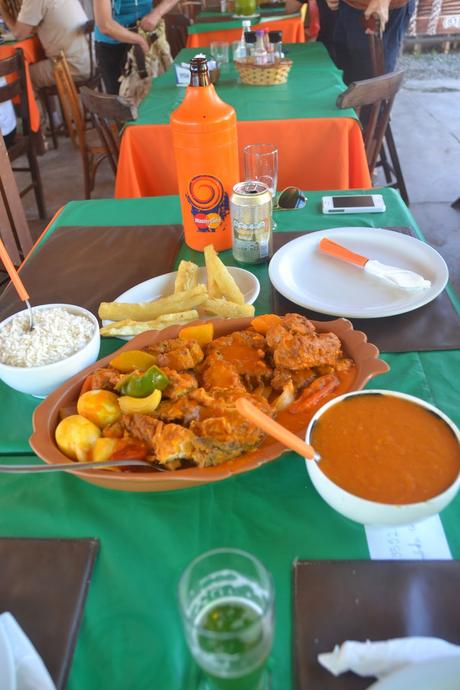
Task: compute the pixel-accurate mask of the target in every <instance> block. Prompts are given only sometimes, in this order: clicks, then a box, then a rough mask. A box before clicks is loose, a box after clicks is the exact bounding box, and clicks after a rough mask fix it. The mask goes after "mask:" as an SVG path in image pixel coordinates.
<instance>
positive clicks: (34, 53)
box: [0, 36, 44, 132]
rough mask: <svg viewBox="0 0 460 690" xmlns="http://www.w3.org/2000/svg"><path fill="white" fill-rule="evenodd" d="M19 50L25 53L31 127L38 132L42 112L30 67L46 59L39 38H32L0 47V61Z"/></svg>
mask: <svg viewBox="0 0 460 690" xmlns="http://www.w3.org/2000/svg"><path fill="white" fill-rule="evenodd" d="M17 48H21V49H22V51H23V53H24V62H25V66H26V80H27V94H28V97H29V114H30V126H31V128H32V131H33V132H38V130H39V129H40V111H39V109H38V105H37V101H36V100H35V94H34V90H33V88H32V80H31V78H30V72H29V65H32V64H33V63H34V62H38V61H39V60H42V59H43V58H44V54H43V48H42V46H41V43H40V41H39V40H38V38H37V36H32V37H31V38H26V39H25V40H24V41H17V42H15V43H3V44H1V45H0V60H4V59H5V58H8V57H10V56H11V55H14V52H15V50H16V49H17Z"/></svg>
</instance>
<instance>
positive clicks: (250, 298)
mask: <svg viewBox="0 0 460 690" xmlns="http://www.w3.org/2000/svg"><path fill="white" fill-rule="evenodd" d="M227 268H228V270H229V272H230V275H231V276H232V278H233V279H234V280H235V282H236V284H237V285H238V287H239V288H240V290H241V292H242V293H243V295H244V301H245V302H246V304H252V303H253V302H255V301H256V299H257V297H258V295H259V292H260V283H259V281H258V280H257V278H256V277H255V275H253V274H252V273H250V272H249V271H246V270H245V269H244V268H237V267H236V266H227ZM176 275H177V271H173V272H172V273H164V274H163V275H162V276H157V277H156V278H150V279H149V280H144V282H143V283H139V284H138V285H134V286H133V287H132V288H130V289H129V290H126V292H123V294H122V295H120V296H119V297H117V298H116V299H115V300H114V301H115V302H130V303H137V302H150V301H152V300H154V299H159V298H160V297H166V295H172V293H173V292H174V281H175V280H176ZM198 282H199V283H204V284H205V285H206V284H207V282H208V281H207V273H206V268H205V267H201V268H200V269H199V270H198ZM198 309H199V307H198ZM210 318H211V316H210ZM109 323H113V322H112V321H103V322H102V325H103V326H107V325H108V324H109ZM117 337H118V338H122V340H131V337H130V336H117ZM0 690H1V689H0Z"/></svg>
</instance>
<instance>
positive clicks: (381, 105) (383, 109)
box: [337, 71, 404, 175]
mask: <svg viewBox="0 0 460 690" xmlns="http://www.w3.org/2000/svg"><path fill="white" fill-rule="evenodd" d="M403 77H404V72H403V71H399V72H392V73H391V74H385V75H383V76H381V77H374V78H373V79H364V80H363V81H355V82H353V83H352V84H350V86H349V87H348V88H347V90H346V91H344V93H342V94H340V96H339V97H338V98H337V107H338V108H342V109H344V108H354V109H355V110H356V112H357V113H358V115H359V114H360V112H361V110H362V108H363V107H364V106H369V108H368V112H367V113H366V118H365V122H364V124H363V136H364V145H365V148H366V156H367V163H368V165H369V172H370V174H371V175H372V173H373V171H374V168H375V164H376V162H377V158H378V156H379V153H380V149H381V147H382V142H383V138H384V136H385V132H386V130H387V126H388V122H389V119H390V112H391V108H392V106H393V101H394V98H395V96H396V94H397V92H398V91H399V89H400V87H401V84H402V81H403ZM363 119H364V118H363Z"/></svg>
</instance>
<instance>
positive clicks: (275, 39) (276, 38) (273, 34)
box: [268, 31, 283, 43]
mask: <svg viewBox="0 0 460 690" xmlns="http://www.w3.org/2000/svg"><path fill="white" fill-rule="evenodd" d="M282 37H283V32H282V31H269V32H268V40H269V41H270V43H281V39H282Z"/></svg>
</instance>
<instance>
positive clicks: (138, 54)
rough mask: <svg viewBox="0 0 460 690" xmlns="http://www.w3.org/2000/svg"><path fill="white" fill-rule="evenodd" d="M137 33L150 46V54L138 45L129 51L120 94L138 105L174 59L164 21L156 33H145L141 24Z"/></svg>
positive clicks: (121, 78) (137, 28)
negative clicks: (153, 80)
mask: <svg viewBox="0 0 460 690" xmlns="http://www.w3.org/2000/svg"><path fill="white" fill-rule="evenodd" d="M135 31H137V33H139V34H141V35H142V36H143V37H144V38H145V40H146V41H147V43H148V44H149V52H148V53H147V54H144V51H143V50H142V48H141V47H140V46H138V45H133V46H132V47H131V48H130V49H129V51H128V55H127V57H126V62H125V66H124V68H123V72H122V75H121V77H120V80H119V81H120V89H119V94H120V96H123V97H125V98H128V99H130V100H131V101H132V102H133V103H134V104H135V105H138V104H139V103H140V101H142V99H143V98H144V97H145V96H146V95H147V93H148V92H149V90H150V87H151V84H152V79H154V78H155V77H158V76H159V75H160V74H163V72H166V70H167V69H168V68H169V67H170V66H171V65H172V62H173V59H172V56H171V49H170V47H169V43H168V40H167V38H166V28H165V23H164V21H163V20H161V21H160V22H159V24H158V26H157V27H156V28H155V31H148V32H147V31H144V30H143V29H141V27H140V26H139V24H138V25H137V27H136V28H135Z"/></svg>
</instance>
